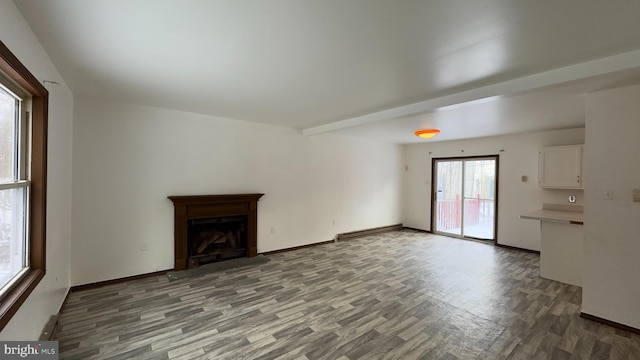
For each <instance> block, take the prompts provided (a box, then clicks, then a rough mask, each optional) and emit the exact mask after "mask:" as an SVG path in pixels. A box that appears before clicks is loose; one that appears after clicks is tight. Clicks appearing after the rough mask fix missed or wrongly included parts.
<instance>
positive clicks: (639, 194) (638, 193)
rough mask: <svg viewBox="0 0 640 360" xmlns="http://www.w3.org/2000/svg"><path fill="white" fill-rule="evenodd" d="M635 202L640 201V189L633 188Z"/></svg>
mask: <svg viewBox="0 0 640 360" xmlns="http://www.w3.org/2000/svg"><path fill="white" fill-rule="evenodd" d="M633 202H640V189H633Z"/></svg>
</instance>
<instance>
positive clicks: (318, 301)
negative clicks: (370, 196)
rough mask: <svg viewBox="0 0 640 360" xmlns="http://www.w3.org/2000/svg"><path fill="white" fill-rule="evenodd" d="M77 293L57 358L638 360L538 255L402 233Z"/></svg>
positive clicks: (635, 346)
mask: <svg viewBox="0 0 640 360" xmlns="http://www.w3.org/2000/svg"><path fill="white" fill-rule="evenodd" d="M269 258H270V261H269V262H268V263H266V264H260V265H256V266H253V267H249V268H240V269H233V270H229V271H226V272H217V273H210V274H206V275H203V276H199V277H195V278H190V279H182V280H177V281H169V280H168V279H167V278H166V277H165V276H159V277H154V278H147V279H142V280H136V281H131V282H127V283H121V284H115V285H109V286H105V287H102V288H99V289H93V290H85V291H79V292H74V293H71V294H70V296H69V299H68V302H67V304H66V306H65V308H64V309H63V312H62V315H61V318H60V328H59V332H58V340H59V341H60V350H61V358H62V359H172V360H173V359H341V360H346V359H351V360H353V359H640V336H638V335H635V334H632V333H628V332H625V331H621V330H616V329H614V328H612V327H609V326H606V325H602V324H599V323H595V322H592V321H589V320H585V319H582V318H580V317H579V313H580V301H581V291H580V288H579V287H575V286H571V285H565V284H562V283H558V282H554V281H550V280H545V279H542V278H540V277H539V276H538V263H539V256H538V255H536V254H531V253H526V252H521V251H517V250H510V249H503V248H498V247H494V246H493V245H490V244H482V243H478V242H474V241H466V240H459V239H452V238H447V237H441V236H437V235H430V234H425V233H420V232H415V231H410V230H403V231H398V232H390V233H385V234H381V235H376V236H369V237H364V238H359V239H354V240H349V241H345V242H339V243H335V244H326V245H321V246H316V247H311V248H305V249H300V250H296V251H291V252H285V253H279V254H274V255H269Z"/></svg>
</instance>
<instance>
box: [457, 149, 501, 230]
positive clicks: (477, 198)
mask: <svg viewBox="0 0 640 360" xmlns="http://www.w3.org/2000/svg"><path fill="white" fill-rule="evenodd" d="M495 185H496V162H495V160H494V159H482V160H465V161H464V204H463V209H464V211H463V226H462V228H463V232H462V235H463V236H467V237H473V238H478V239H486V240H493V239H494V238H495V237H494V223H495V222H494V217H495Z"/></svg>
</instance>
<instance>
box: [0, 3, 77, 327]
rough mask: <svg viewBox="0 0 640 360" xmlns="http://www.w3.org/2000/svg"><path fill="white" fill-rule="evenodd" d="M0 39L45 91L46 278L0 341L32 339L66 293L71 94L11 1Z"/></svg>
mask: <svg viewBox="0 0 640 360" xmlns="http://www.w3.org/2000/svg"><path fill="white" fill-rule="evenodd" d="M0 40H2V42H4V44H5V45H6V46H7V47H8V48H9V49H10V50H11V51H12V52H13V54H14V55H16V56H17V57H18V59H19V60H20V61H21V62H22V63H23V64H24V65H25V66H26V67H27V68H28V69H29V70H30V71H31V73H32V74H34V75H35V76H36V78H38V79H40V80H52V81H57V82H59V83H60V85H58V86H55V85H47V86H46V87H47V89H48V90H49V148H48V151H49V152H48V174H47V175H48V179H47V180H48V186H47V233H46V236H47V259H46V266H47V273H46V275H45V277H44V279H43V280H42V281H41V282H40V284H39V285H38V286H37V287H36V289H35V290H34V291H33V293H31V295H30V296H29V298H28V299H27V301H26V302H25V303H24V304H23V305H22V307H21V308H20V309H19V310H18V312H17V313H16V314H15V315H14V316H13V318H12V319H11V321H10V322H9V324H7V326H6V327H5V328H4V329H3V330H2V332H1V333H0V340H37V338H38V337H39V335H40V332H41V331H42V328H43V327H44V324H45V323H46V322H47V320H48V319H49V316H51V315H53V314H55V313H57V312H58V310H59V309H60V306H61V304H62V301H63V300H64V297H65V295H66V293H67V291H68V289H69V278H70V276H69V272H70V271H69V264H70V259H69V253H70V249H69V246H70V239H71V153H72V146H71V144H72V126H73V95H72V94H71V92H70V91H69V89H68V88H67V86H66V85H65V84H64V82H63V81H62V79H61V77H60V75H59V74H58V72H57V70H56V69H55V67H54V66H53V64H52V63H51V61H50V60H49V57H48V55H47V54H46V53H45V51H44V50H43V48H42V46H41V45H40V43H39V42H38V40H37V39H36V37H35V35H34V34H33V33H32V31H31V29H30V28H29V26H28V25H27V23H26V22H25V21H24V19H23V18H22V15H21V14H20V12H19V11H18V9H17V8H16V7H15V5H14V4H13V2H12V1H0Z"/></svg>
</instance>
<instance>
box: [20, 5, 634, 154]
mask: <svg viewBox="0 0 640 360" xmlns="http://www.w3.org/2000/svg"><path fill="white" fill-rule="evenodd" d="M14 2H15V3H16V5H17V6H18V8H19V9H20V11H21V12H22V14H23V16H24V17H25V19H26V20H27V22H28V23H29V25H30V26H31V28H32V29H33V31H34V32H35V34H36V36H37V37H38V39H39V40H40V42H41V43H42V44H43V46H44V48H45V49H46V51H47V52H48V54H49V56H50V57H51V59H52V61H53V62H54V64H55V65H56V67H57V68H58V70H59V71H60V73H61V75H62V77H63V78H64V79H56V80H60V81H64V82H65V83H67V84H68V85H69V87H70V88H71V90H72V91H73V93H74V95H76V96H86V97H98V98H103V99H108V100H114V101H124V102H131V103H136V104H142V105H150V106H158V107H163V108H170V109H175V110H183V111H190V112H196V113H203V114H210V115H215V116H220V117H227V118H232V119H239V120H247V121H254V122H260V123H267V124H273V125H278V126H285V127H290V128H295V129H299V130H301V131H302V133H304V134H305V135H313V134H319V133H325V132H332V133H338V134H344V135H350V136H367V137H370V138H374V139H377V140H380V141H387V142H394V143H402V144H406V143H414V142H419V141H424V140H420V139H418V138H416V137H414V136H413V135H412V131H413V130H415V129H417V128H419V127H423V126H427V127H432V126H433V127H438V128H440V129H441V130H442V133H441V134H440V135H439V136H437V137H436V138H434V140H436V141H442V140H451V139H461V138H469V137H477V136H491V135H498V134H508V133H517V132H525V131H534V130H550V129H560V128H570V127H580V126H584V95H583V94H585V93H588V92H590V91H594V90H599V89H604V88H609V87H613V86H619V85H621V84H622V85H626V84H631V83H639V82H640V75H639V72H638V68H639V67H640V36H638V34H640V21H638V19H639V18H640V1H635V0H607V1H602V0H563V1H534V0H530V1H512V0H474V1H468V0H422V1H419V0H349V1H344V0H252V1H249V0H224V1H223V0H181V1H178V0H15V1H14ZM52 80H53V79H52Z"/></svg>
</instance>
